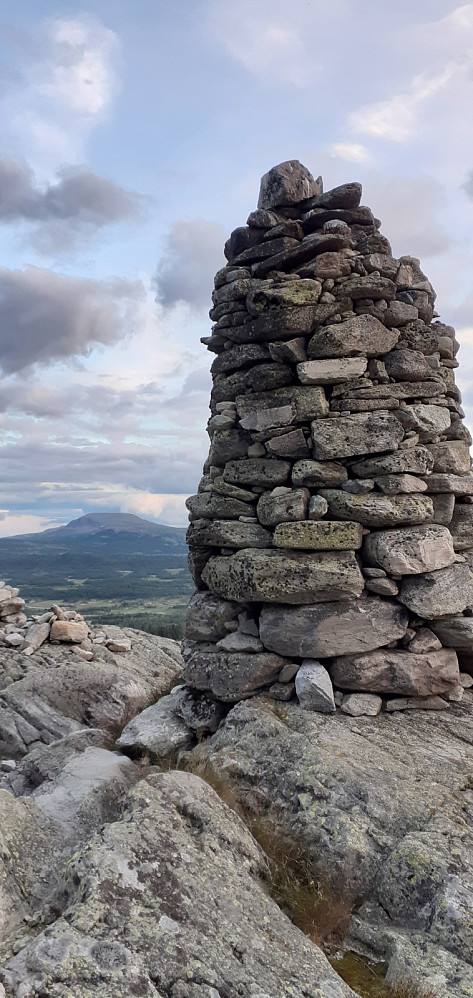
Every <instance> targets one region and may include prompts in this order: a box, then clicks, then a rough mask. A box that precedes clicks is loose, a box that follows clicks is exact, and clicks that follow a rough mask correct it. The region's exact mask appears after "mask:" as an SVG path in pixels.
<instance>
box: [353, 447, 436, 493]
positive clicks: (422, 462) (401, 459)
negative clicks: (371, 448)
mask: <svg viewBox="0 0 473 998" xmlns="http://www.w3.org/2000/svg"><path fill="white" fill-rule="evenodd" d="M433 466H434V458H433V455H432V454H430V452H429V451H428V450H427V448H426V447H411V448H409V449H407V450H401V451H397V452H396V454H386V455H384V456H383V457H369V458H367V459H366V460H365V461H357V462H356V464H352V467H351V470H352V471H353V472H354V474H355V475H359V477H360V478H369V477H370V476H373V477H376V476H377V475H397V474H400V473H403V472H409V473H411V474H417V475H426V474H429V472H430V471H431V470H432V468H433ZM428 485H429V488H430V478H429V479H428ZM433 491H435V490H433Z"/></svg>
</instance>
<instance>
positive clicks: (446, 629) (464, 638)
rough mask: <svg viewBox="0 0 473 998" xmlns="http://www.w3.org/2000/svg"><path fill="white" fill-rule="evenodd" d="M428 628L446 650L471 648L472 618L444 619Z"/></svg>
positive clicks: (472, 643) (472, 644)
mask: <svg viewBox="0 0 473 998" xmlns="http://www.w3.org/2000/svg"><path fill="white" fill-rule="evenodd" d="M430 626H431V628H432V630H433V631H434V633H435V634H436V635H437V637H439V638H440V640H441V642H442V644H443V645H444V646H445V647H446V648H473V617H462V616H460V615H459V616H457V617H445V618H444V619H443V620H432V621H431V623H430Z"/></svg>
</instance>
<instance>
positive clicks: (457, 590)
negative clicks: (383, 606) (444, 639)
mask: <svg viewBox="0 0 473 998" xmlns="http://www.w3.org/2000/svg"><path fill="white" fill-rule="evenodd" d="M398 598H399V599H400V601H401V603H404V605H405V606H407V607H408V609H409V610H412V612H413V613H416V614H418V615H419V617H425V618H426V619H427V620H434V619H435V618H436V617H443V616H445V615H446V614H452V613H461V612H462V610H465V608H466V607H467V606H473V576H472V575H471V573H470V571H469V568H468V565H465V564H457V565H451V566H450V567H449V568H440V569H439V570H438V571H436V572H426V573H425V574H424V575H416V576H414V577H412V578H405V579H403V580H402V584H401V591H400V593H399V597H398Z"/></svg>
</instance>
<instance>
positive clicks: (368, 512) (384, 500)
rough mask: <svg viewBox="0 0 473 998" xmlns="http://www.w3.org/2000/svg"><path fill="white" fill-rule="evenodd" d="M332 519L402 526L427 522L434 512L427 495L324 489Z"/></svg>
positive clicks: (365, 523) (383, 525)
mask: <svg viewBox="0 0 473 998" xmlns="http://www.w3.org/2000/svg"><path fill="white" fill-rule="evenodd" d="M321 495H323V496H324V497H325V499H326V500H327V502H328V508H329V513H330V515H331V516H334V517H337V518H338V519H340V520H357V521H358V523H362V524H363V526H364V527H396V526H397V525H398V524H401V523H405V524H406V525H407V524H410V523H423V522H424V520H426V519H427V517H428V516H429V515H431V514H432V512H433V506H432V501H431V500H430V499H429V498H428V497H427V496H424V495H422V496H420V495H413V496H409V495H401V496H380V495H375V494H374V493H371V494H370V495H350V494H349V493H348V492H343V491H342V490H340V491H338V490H336V489H323V490H321Z"/></svg>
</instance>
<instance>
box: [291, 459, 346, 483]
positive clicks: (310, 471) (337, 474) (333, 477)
mask: <svg viewBox="0 0 473 998" xmlns="http://www.w3.org/2000/svg"><path fill="white" fill-rule="evenodd" d="M347 479H348V472H347V469H346V468H345V465H343V464H339V463H338V462H337V461H312V460H310V459H307V460H303V461H296V463H295V465H294V466H293V469H292V484H293V485H307V486H309V487H312V488H320V487H322V486H324V485H325V486H326V487H327V488H330V486H336V485H343V482H346V481H347Z"/></svg>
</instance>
